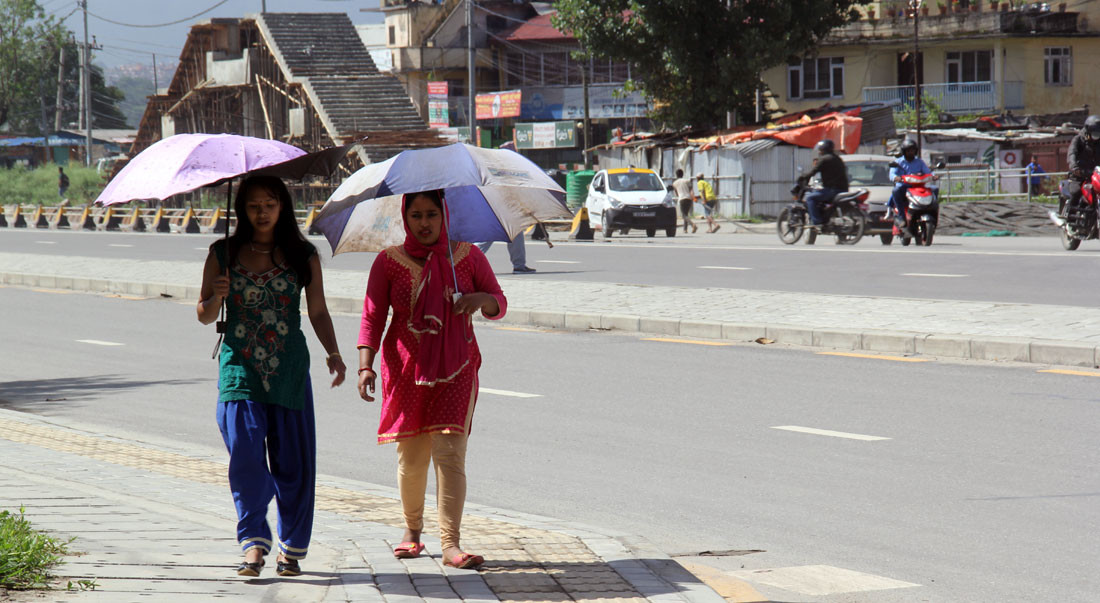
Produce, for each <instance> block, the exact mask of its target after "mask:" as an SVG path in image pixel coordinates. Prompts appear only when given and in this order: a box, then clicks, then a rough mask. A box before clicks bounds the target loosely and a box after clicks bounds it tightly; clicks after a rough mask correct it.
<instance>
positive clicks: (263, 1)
mask: <svg viewBox="0 0 1100 603" xmlns="http://www.w3.org/2000/svg"><path fill="white" fill-rule="evenodd" d="M260 12H261V13H266V12H267V0H260Z"/></svg>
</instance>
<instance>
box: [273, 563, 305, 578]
mask: <svg viewBox="0 0 1100 603" xmlns="http://www.w3.org/2000/svg"><path fill="white" fill-rule="evenodd" d="M275 570H276V572H275V573H277V574H279V575H280V576H301V575H302V568H301V566H299V565H298V560H297V559H280V560H279V562H278V565H277V566H276V567H275Z"/></svg>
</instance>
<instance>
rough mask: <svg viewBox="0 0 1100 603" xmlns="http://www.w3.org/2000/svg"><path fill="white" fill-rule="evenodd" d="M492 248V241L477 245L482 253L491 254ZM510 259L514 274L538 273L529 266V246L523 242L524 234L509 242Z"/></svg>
mask: <svg viewBox="0 0 1100 603" xmlns="http://www.w3.org/2000/svg"><path fill="white" fill-rule="evenodd" d="M492 246H493V242H492V241H485V242H484V243H478V244H477V248H478V249H480V250H481V253H489V248H490V247H492ZM508 258H509V259H510V260H512V274H531V273H532V272H537V270H535V269H534V268H531V267H530V266H528V265H527V244H526V243H525V242H524V241H523V233H522V232H521V233H519V234H518V235H516V238H514V239H512V240H511V241H508Z"/></svg>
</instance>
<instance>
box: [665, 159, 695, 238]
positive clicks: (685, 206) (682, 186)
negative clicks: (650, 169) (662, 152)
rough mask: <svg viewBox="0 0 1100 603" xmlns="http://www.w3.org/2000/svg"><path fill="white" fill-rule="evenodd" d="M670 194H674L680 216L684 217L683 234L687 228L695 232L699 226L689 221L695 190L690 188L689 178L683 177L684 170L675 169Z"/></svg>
mask: <svg viewBox="0 0 1100 603" xmlns="http://www.w3.org/2000/svg"><path fill="white" fill-rule="evenodd" d="M672 194H673V195H676V202H677V203H678V204H679V205H680V217H682V218H683V219H684V234H687V231H688V228H689V227H690V228H691V232H692V233H695V232H697V231H698V230H699V227H698V226H696V225H695V223H694V222H692V221H691V216H692V214H694V213H695V199H696V197H695V191H694V190H693V189H692V186H691V180H690V179H688V178H684V170H676V179H675V180H673V181H672Z"/></svg>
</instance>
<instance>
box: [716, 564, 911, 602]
mask: <svg viewBox="0 0 1100 603" xmlns="http://www.w3.org/2000/svg"><path fill="white" fill-rule="evenodd" d="M729 574H730V575H731V576H733V577H735V578H738V579H741V580H747V581H749V582H756V583H759V584H766V585H768V586H773V587H775V588H781V589H783V590H789V591H791V592H796V593H799V594H802V595H809V596H816V597H825V596H828V595H839V594H843V593H856V592H867V591H873V590H890V589H895V588H913V587H917V586H921V585H920V584H914V583H912V582H903V581H901V580H895V579H893V578H887V577H885V576H876V575H874V574H865V573H863V572H856V571H853V570H849V569H844V568H840V567H833V566H831V565H802V566H796V567H777V568H771V569H754V570H740V571H732V572H729Z"/></svg>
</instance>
